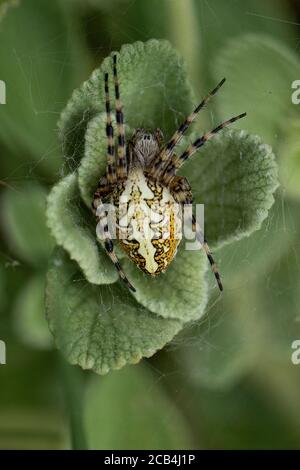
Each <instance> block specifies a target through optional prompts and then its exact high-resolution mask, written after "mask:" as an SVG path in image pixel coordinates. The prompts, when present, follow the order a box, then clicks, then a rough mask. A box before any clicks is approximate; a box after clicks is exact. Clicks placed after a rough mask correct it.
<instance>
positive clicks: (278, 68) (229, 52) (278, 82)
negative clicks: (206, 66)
mask: <svg viewBox="0 0 300 470" xmlns="http://www.w3.org/2000/svg"><path fill="white" fill-rule="evenodd" d="M214 75H215V77H216V80H218V79H219V78H220V77H223V76H225V77H226V78H227V83H226V85H225V86H224V87H223V89H222V90H221V91H220V94H219V96H218V103H219V107H218V109H219V110H220V112H219V114H220V113H222V116H228V117H229V116H230V115H231V114H232V112H233V110H235V111H234V112H236V113H239V112H243V111H246V112H247V113H248V115H247V118H246V119H243V120H242V121H240V122H237V123H236V125H237V126H238V127H241V128H243V129H247V130H248V131H249V132H252V133H254V134H258V135H261V136H262V137H263V138H264V139H265V140H266V142H267V143H269V144H271V145H274V144H276V143H277V142H278V140H279V139H280V130H281V127H282V124H284V122H285V119H286V116H287V114H288V113H292V114H293V113H295V112H296V106H295V105H294V104H293V103H292V99H291V97H292V92H293V90H292V88H291V87H292V83H293V81H294V80H296V79H297V78H298V77H299V76H300V61H299V58H298V57H297V55H296V54H294V53H293V51H291V50H290V49H289V48H288V47H286V46H285V45H284V44H283V43H281V42H279V41H277V40H275V39H273V38H271V37H268V36H266V35H255V36H254V35H244V36H241V37H239V38H234V39H233V40H231V41H230V42H229V43H228V44H227V45H226V46H224V48H223V49H222V51H221V52H220V53H219V55H218V57H217V59H216V61H215V65H214Z"/></svg>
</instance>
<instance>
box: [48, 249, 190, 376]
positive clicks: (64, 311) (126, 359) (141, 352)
mask: <svg viewBox="0 0 300 470" xmlns="http://www.w3.org/2000/svg"><path fill="white" fill-rule="evenodd" d="M46 310H47V319H48V322H49V327H50V330H51V332H52V333H53V335H54V338H55V342H56V344H57V346H58V348H59V349H61V351H62V352H63V354H64V356H65V357H66V359H67V360H68V361H69V362H70V363H71V364H78V365H80V366H81V367H82V368H84V369H92V370H94V371H95V372H97V373H98V374H105V373H107V372H109V371H110V370H111V369H119V368H121V367H123V366H124V365H125V364H133V363H137V362H138V361H139V360H140V359H141V358H142V357H150V356H152V355H153V354H154V353H155V352H156V351H157V350H158V349H161V348H162V347H163V346H165V344H166V343H167V342H169V341H170V340H171V339H172V338H173V337H174V335H175V334H176V333H177V332H178V331H179V330H180V329H181V327H182V323H181V322H180V321H178V320H173V319H164V318H162V317H159V316H157V315H153V314H152V313H151V312H149V311H148V310H147V309H145V308H143V307H141V306H140V305H139V304H138V303H137V302H136V301H135V300H134V299H133V297H132V296H131V295H130V294H129V293H128V292H127V290H126V288H125V287H123V286H121V285H120V284H118V283H115V284H112V285H109V286H106V285H102V286H95V285H92V284H89V283H88V282H87V281H86V280H85V279H84V278H83V277H82V274H81V273H80V272H78V267H77V265H76V263H74V262H72V261H70V260H69V258H68V256H67V255H66V254H65V253H63V252H62V250H56V252H55V253H54V255H53V257H52V260H51V266H50V270H49V272H48V278H47V289H46Z"/></svg>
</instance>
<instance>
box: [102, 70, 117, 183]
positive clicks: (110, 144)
mask: <svg viewBox="0 0 300 470" xmlns="http://www.w3.org/2000/svg"><path fill="white" fill-rule="evenodd" d="M104 92H105V109H106V137H107V164H106V175H107V181H108V183H109V184H115V183H116V181H117V175H116V164H115V146H114V129H113V126H112V121H111V113H110V99H109V87H108V73H105V74H104Z"/></svg>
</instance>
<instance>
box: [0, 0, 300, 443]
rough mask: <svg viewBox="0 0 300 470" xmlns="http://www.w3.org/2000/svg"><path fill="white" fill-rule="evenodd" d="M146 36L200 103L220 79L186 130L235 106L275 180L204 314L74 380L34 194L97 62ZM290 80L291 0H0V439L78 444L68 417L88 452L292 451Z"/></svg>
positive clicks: (296, 325)
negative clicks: (49, 286) (167, 49)
mask: <svg viewBox="0 0 300 470" xmlns="http://www.w3.org/2000/svg"><path fill="white" fill-rule="evenodd" d="M150 38H167V39H169V40H170V41H171V42H172V44H173V45H174V46H175V47H176V48H177V49H178V50H179V52H180V53H181V54H182V55H183V57H184V58H185V60H186V62H187V66H188V70H189V74H190V78H191V80H192V83H193V86H194V88H195V93H196V97H197V98H200V97H201V96H203V95H204V94H205V93H206V92H207V91H208V90H209V89H210V88H211V86H212V85H213V84H215V83H217V82H218V81H219V80H220V79H221V78H222V77H223V76H226V77H227V79H228V81H229V84H230V85H227V91H226V90H224V93H223V90H222V93H223V95H222V96H221V94H222V93H221V94H220V96H218V98H216V102H215V103H214V104H212V106H211V107H210V109H208V110H206V111H205V112H204V113H203V117H201V118H200V119H199V126H200V128H201V126H202V127H203V126H204V125H205V123H210V122H212V117H213V113H217V114H218V115H221V116H224V115H225V114H226V113H228V114H230V113H231V114H232V110H236V109H237V110H238V111H244V110H245V111H247V112H248V114H249V115H250V117H249V119H247V120H243V122H242V123H241V124H240V127H242V128H245V129H248V130H250V131H251V132H253V133H256V134H259V135H261V136H262V137H263V138H264V140H265V141H266V142H267V143H269V144H271V145H272V146H273V149H274V152H275V154H276V156H277V159H278V165H279V170H280V171H279V176H280V181H281V186H280V188H279V189H278V190H277V193H276V201H275V204H274V206H273V208H272V210H271V212H270V215H269V218H268V219H267V220H266V221H265V223H264V225H263V227H262V229H261V230H260V231H258V232H256V233H254V234H253V235H252V236H250V237H249V238H246V239H244V240H241V241H240V242H237V243H235V244H232V245H229V246H227V247H224V248H222V249H221V250H219V251H218V253H217V257H218V260H219V267H220V271H221V272H222V274H223V277H224V279H226V286H227V289H226V292H225V293H224V296H223V298H222V299H220V298H219V297H217V296H216V295H212V297H211V299H210V301H209V305H208V308H207V313H206V316H205V317H204V319H201V321H200V322H198V323H197V324H193V325H191V326H189V328H188V329H186V330H185V331H184V332H183V333H181V334H180V335H179V336H178V337H176V338H175V340H174V341H173V342H172V343H171V344H170V345H169V346H168V347H167V348H165V349H164V350H163V351H161V352H159V353H158V354H156V355H155V356H154V357H153V358H151V359H150V360H147V361H143V362H142V363H140V364H139V365H137V366H129V367H126V368H125V369H123V370H121V371H116V372H113V373H110V374H109V375H107V376H104V377H97V376H95V375H94V374H91V373H82V372H81V371H80V370H77V369H75V368H72V369H74V370H75V373H74V370H72V371H71V367H69V366H67V365H66V364H64V362H63V360H62V359H61V358H60V356H59V353H58V352H57V351H56V350H55V349H54V348H53V344H52V339H51V336H50V333H49V332H48V328H47V325H46V320H45V318H44V282H45V279H44V278H45V272H46V269H47V261H48V257H49V254H50V253H51V250H52V248H53V241H52V240H51V238H50V235H49V233H48V230H47V228H46V224H45V214H44V212H45V197H46V195H47V192H48V191H49V189H50V187H51V186H52V184H53V183H54V182H55V181H57V180H58V178H59V177H60V175H61V172H62V164H63V163H62V155H61V147H60V144H59V142H58V138H57V131H56V122H57V120H58V117H59V114H60V111H61V110H62V109H63V108H64V106H65V104H66V102H67V100H68V98H69V97H70V94H71V92H72V90H73V89H74V88H75V87H78V86H79V85H80V84H81V82H82V81H83V80H84V79H86V78H88V76H89V75H90V73H91V72H92V70H93V69H94V68H95V67H97V66H98V65H99V64H100V63H101V61H102V59H103V58H104V57H106V56H107V55H108V54H109V53H110V52H111V51H112V50H117V49H119V48H120V46H121V45H122V44H124V43H131V42H134V41H136V40H142V41H145V40H147V39H150ZM297 79H298V80H300V4H299V2H297V1H296V0H294V1H287V0H264V2H261V1H259V0H245V1H243V2H242V1H239V0H227V1H226V2H224V1H223V0H88V1H87V0H85V1H83V0H82V1H81V0H53V1H52V2H47V1H46V0H19V1H16V0H12V1H3V0H2V1H0V80H3V81H4V82H5V83H6V87H7V96H6V100H7V104H5V105H0V153H1V158H0V206H1V211H0V214H1V215H0V221H1V229H0V230H1V232H0V243H1V249H0V255H1V256H0V339H1V340H3V341H5V343H6V347H7V358H6V359H7V364H6V365H0V448H2V449H7V448H17V449H48V448H49V449H57V448H58V449H60V448H70V446H76V440H77V439H79V440H80V436H76V435H75V436H74V435H72V433H71V432H70V428H71V429H72V428H73V429H74V427H75V428H76V422H77V420H79V421H81V423H80V426H79V428H81V425H82V428H83V429H84V431H85V439H86V441H87V446H88V447H90V448H97V449H101V448H107V449H135V448H141V449H151V448H152V449H168V448H169V449H184V448H188V449H195V448H200V449H220V448H221V449H224V448H225V449H229V448H230V449H240V448H242V449H262V448H268V449H278V448H299V447H300V406H299V405H300V403H299V397H300V394H299V391H300V365H299V366H297V365H294V364H293V363H292V361H291V355H292V352H293V350H292V347H291V345H292V342H293V341H294V340H296V339H300V310H299V302H300V294H299V292H300V259H299V253H300V252H299V245H300V217H299V214H300V140H299V129H300V105H295V104H293V103H292V101H291V95H292V91H293V90H292V88H291V85H292V81H293V80H297ZM251 116H252V117H251ZM214 292H215V291H214ZM70 421H71V423H70ZM70 424H71V426H70ZM73 434H74V433H73Z"/></svg>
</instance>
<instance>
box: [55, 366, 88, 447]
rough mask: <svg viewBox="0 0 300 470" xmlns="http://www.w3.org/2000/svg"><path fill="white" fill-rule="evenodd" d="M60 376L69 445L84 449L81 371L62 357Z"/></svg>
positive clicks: (82, 379)
mask: <svg viewBox="0 0 300 470" xmlns="http://www.w3.org/2000/svg"><path fill="white" fill-rule="evenodd" d="M60 363H61V368H60V369H61V376H62V385H63V392H64V399H65V403H66V409H67V411H68V415H69V423H70V435H71V446H72V449H73V450H85V449H87V448H88V446H87V442H86V437H85V432H84V426H83V419H82V414H83V385H84V384H83V381H84V377H83V373H82V371H81V370H80V369H79V368H77V367H75V366H70V365H69V364H68V363H67V362H66V361H65V360H64V359H63V358H62V357H60Z"/></svg>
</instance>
